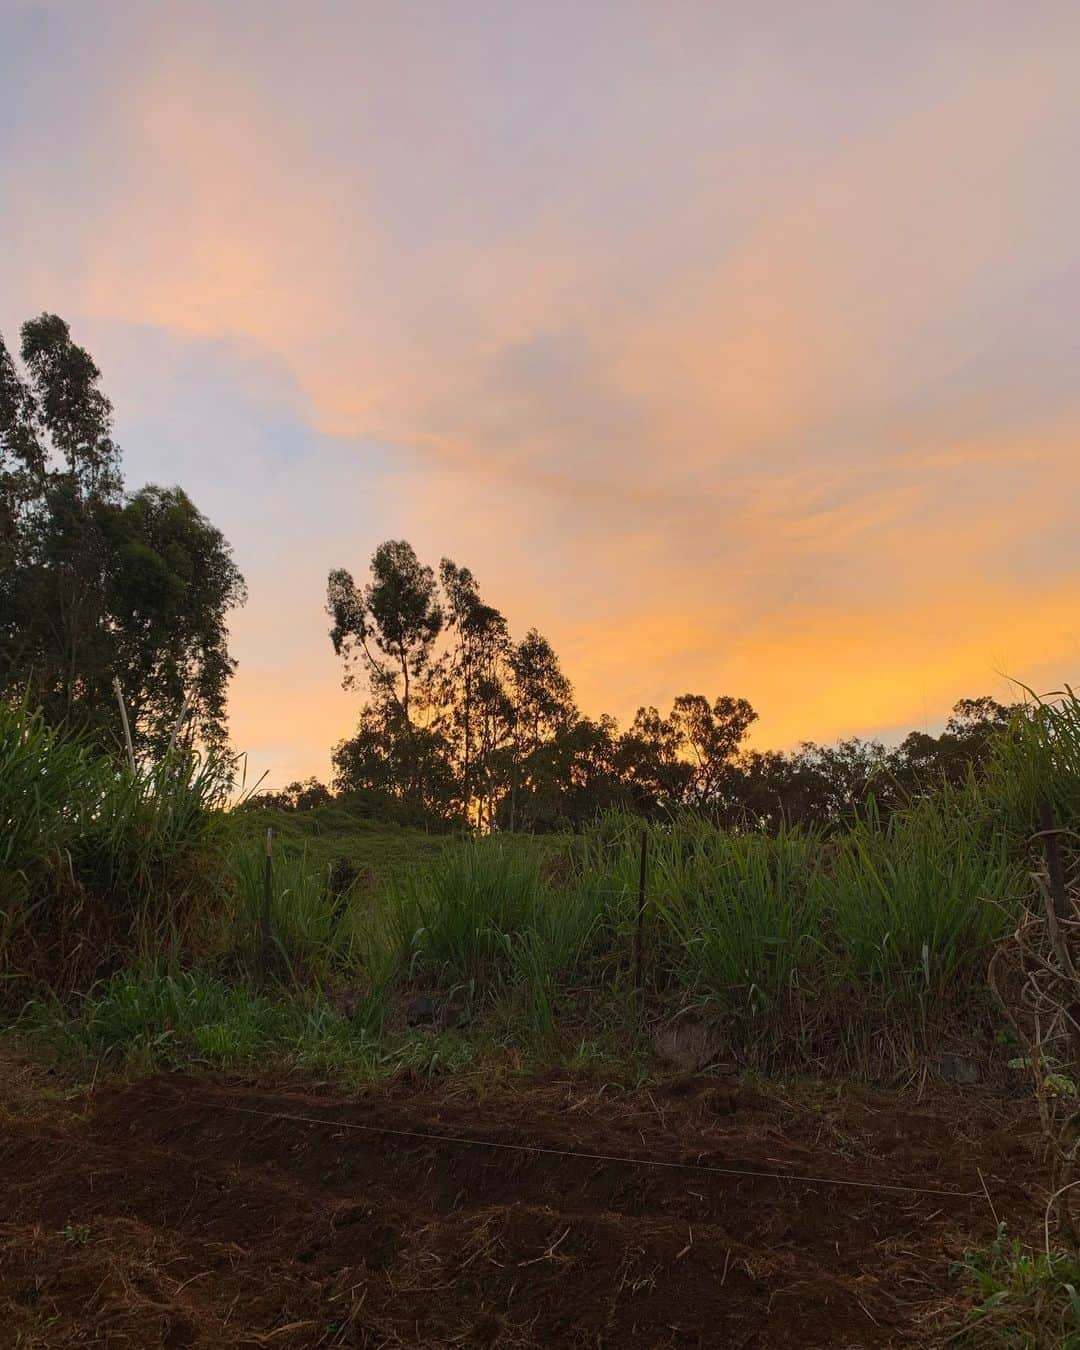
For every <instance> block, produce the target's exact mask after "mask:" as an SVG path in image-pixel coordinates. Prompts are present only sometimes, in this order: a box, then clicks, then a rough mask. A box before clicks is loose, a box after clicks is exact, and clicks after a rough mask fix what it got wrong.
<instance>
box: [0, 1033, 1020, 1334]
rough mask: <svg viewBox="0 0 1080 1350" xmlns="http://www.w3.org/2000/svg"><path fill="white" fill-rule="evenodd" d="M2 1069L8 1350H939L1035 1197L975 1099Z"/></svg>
mask: <svg viewBox="0 0 1080 1350" xmlns="http://www.w3.org/2000/svg"><path fill="white" fill-rule="evenodd" d="M0 1078H2V1081H0V1198H2V1202H3V1213H2V1216H0V1218H2V1222H0V1344H3V1345H18V1346H23V1347H27V1348H28V1350H29V1347H50V1350H51V1347H62V1346H76V1345H78V1346H84V1345H95V1346H98V1345H101V1346H109V1347H114V1346H115V1347H122V1346H123V1347H127V1346H132V1347H149V1346H163V1347H172V1350H179V1348H180V1347H188V1346H273V1347H279V1348H280V1350H287V1348H290V1347H301V1346H303V1347H308V1346H321V1347H337V1346H369V1347H383V1346H409V1347H440V1346H507V1347H518V1346H520V1347H530V1346H581V1347H585V1346H597V1347H599V1346H605V1347H607V1346H611V1347H615V1346H617V1347H639V1346H640V1347H650V1348H651V1347H663V1346H720V1347H728V1346H730V1347H763V1346H769V1347H774V1346H775V1347H800V1350H806V1348H807V1347H815V1346H849V1347H855V1346H886V1345H907V1344H914V1345H920V1346H927V1345H935V1344H939V1343H941V1342H942V1341H943V1340H944V1337H945V1336H946V1335H947V1334H948V1331H949V1330H950V1329H951V1328H952V1327H955V1325H956V1321H955V1319H956V1316H957V1311H958V1310H957V1293H956V1288H955V1280H954V1277H952V1276H951V1275H950V1270H949V1267H950V1263H951V1262H953V1261H955V1260H956V1259H957V1258H959V1256H960V1255H961V1254H962V1253H963V1252H964V1250H965V1249H966V1248H968V1247H971V1246H973V1245H976V1244H983V1243H986V1242H988V1241H989V1240H990V1239H991V1238H992V1237H993V1235H994V1231H995V1213H994V1211H996V1214H997V1215H998V1216H1000V1217H1002V1218H1008V1220H1009V1222H1010V1227H1011V1228H1012V1230H1013V1231H1017V1232H1023V1231H1025V1229H1027V1228H1029V1227H1030V1226H1031V1225H1032V1224H1033V1222H1034V1221H1035V1219H1036V1216H1037V1212H1038V1203H1039V1196H1040V1195H1041V1194H1042V1185H1043V1180H1044V1178H1043V1176H1042V1171H1041V1167H1040V1166H1039V1165H1038V1163H1037V1162H1036V1161H1035V1158H1036V1142H1035V1141H1036V1132H1035V1129H1034V1123H1033V1122H1032V1121H1031V1120H1030V1119H1028V1118H1025V1117H1024V1115H1023V1113H1022V1108H1021V1107H1019V1106H1017V1105H1015V1104H1014V1105H1009V1104H1008V1103H1003V1102H1002V1101H1000V1100H996V1099H995V1098H994V1097H992V1096H991V1095H989V1094H983V1093H980V1092H975V1091H971V1092H969V1093H967V1094H963V1093H960V1092H959V1091H955V1090H950V1091H945V1090H941V1091H938V1092H933V1093H930V1094H928V1095H927V1096H925V1097H924V1098H923V1100H921V1101H916V1100H915V1099H914V1098H904V1099H898V1098H895V1097H891V1096H885V1095H879V1094H872V1093H866V1092H856V1091H855V1090H848V1091H845V1092H844V1093H842V1094H841V1093H836V1092H833V1093H829V1094H825V1093H822V1092H818V1093H809V1092H805V1091H804V1092H801V1093H800V1094H799V1096H798V1099H795V1098H792V1097H790V1096H785V1095H784V1094H783V1093H779V1092H773V1091H771V1090H769V1091H759V1090H756V1089H753V1088H751V1087H748V1086H746V1085H743V1086H740V1085H739V1084H737V1083H735V1082H724V1081H720V1080H717V1079H715V1078H695V1079H690V1080H682V1081H677V1082H673V1083H670V1084H667V1085H666V1086H661V1087H653V1088H652V1090H645V1089H637V1090H633V1091H629V1090H623V1089H616V1088H614V1087H607V1088H604V1087H602V1086H601V1085H599V1084H598V1083H596V1082H593V1081H583V1080H580V1079H574V1078H570V1077H563V1076H551V1077H548V1078H545V1079H541V1080H539V1081H538V1080H535V1079H534V1080H531V1081H529V1082H528V1083H521V1084H514V1085H509V1086H507V1085H502V1086H499V1087H490V1088H488V1089H487V1090H485V1091H482V1092H478V1090H477V1088H476V1086H475V1085H466V1084H462V1083H456V1084H455V1083H454V1082H453V1081H451V1082H449V1083H443V1084H440V1085H423V1084H419V1083H409V1082H405V1081H401V1080H398V1081H396V1082H394V1083H392V1084H390V1085H389V1086H387V1087H381V1088H378V1089H372V1090H370V1091H367V1092H364V1093H362V1094H359V1095H354V1096H349V1097H346V1096H341V1095H332V1094H330V1093H328V1092H322V1091H317V1090H315V1089H307V1088H303V1087H296V1086H289V1085H284V1086H283V1085H280V1084H273V1083H260V1084H256V1085H252V1084H251V1083H247V1082H238V1081H233V1080H229V1079H225V1078H222V1077H216V1076H205V1077H197V1078H196V1077H187V1076H179V1075H174V1076H159V1077H156V1078H151V1079H146V1080H142V1081H139V1082H135V1083H129V1084H124V1085H119V1086H117V1085H108V1086H102V1085H100V1084H99V1085H98V1086H97V1088H96V1090H94V1091H92V1092H87V1093H83V1094H76V1095H74V1096H70V1095H69V1096H64V1095H62V1094H59V1093H56V1092H51V1093H50V1092H49V1090H48V1084H49V1083H50V1081H52V1080H50V1079H48V1078H47V1077H45V1076H43V1075H42V1073H41V1071H40V1070H38V1069H35V1068H34V1067H33V1066H32V1065H28V1064H24V1063H16V1062H14V1061H9V1060H4V1061H3V1062H0ZM357 1127H362V1128H357ZM417 1135H426V1136H430V1135H435V1136H439V1138H438V1139H432V1138H426V1137H424V1138H422V1137H417ZM448 1136H452V1137H453V1140H454V1141H455V1142H451V1141H450V1139H449V1138H447V1137H448ZM462 1140H465V1141H472V1140H484V1141H487V1142H486V1143H483V1144H481V1143H471V1142H457V1141H462ZM493 1144H501V1145H506V1146H508V1147H491V1146H490V1145H493ZM544 1150H550V1151H544ZM581 1155H604V1156H603V1157H596V1156H581ZM659 1164H665V1165H659ZM672 1164H678V1165H672ZM708 1168H713V1169H728V1170H727V1171H718V1170H713V1171H710V1170H706V1169H708ZM755 1174H756V1175H755ZM762 1174H766V1175H762ZM768 1174H780V1175H779V1176H777V1175H768ZM980 1174H981V1175H980ZM796 1177H798V1178H824V1180H804V1179H800V1180H797V1179H794V1178H796ZM840 1182H845V1183H860V1184H843V1185H842V1184H839V1183H840ZM890 1186H891V1187H896V1188H899V1189H887V1188H888V1187H890ZM984 1186H985V1189H984ZM904 1188H928V1189H932V1190H934V1191H938V1192H948V1193H947V1194H925V1193H923V1192H922V1191H921V1190H917V1189H904ZM991 1206H992V1207H993V1210H992V1208H991Z"/></svg>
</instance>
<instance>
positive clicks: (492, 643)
mask: <svg viewBox="0 0 1080 1350" xmlns="http://www.w3.org/2000/svg"><path fill="white" fill-rule="evenodd" d="M439 579H440V581H441V583H442V589H443V595H444V596H445V613H446V622H447V628H448V630H449V632H450V633H451V634H452V635H453V645H452V647H451V649H450V651H449V653H448V654H447V659H446V661H445V662H444V665H443V676H444V683H443V699H444V702H445V704H446V706H447V707H448V708H449V720H450V724H451V726H452V728H453V731H454V734H455V738H456V741H457V751H458V757H459V763H460V779H461V801H462V805H463V808H464V810H465V814H466V816H467V818H469V819H472V818H473V816H474V814H475V817H476V823H477V824H481V823H482V822H483V820H484V817H485V807H486V806H487V804H488V802H489V800H490V797H491V791H492V786H493V783H492V770H493V757H494V755H495V753H496V752H497V751H498V749H499V747H500V745H501V743H502V741H503V739H504V735H505V730H506V727H507V725H508V722H509V700H508V695H507V691H506V682H505V674H506V661H507V658H508V655H509V650H510V637H509V631H508V629H507V623H506V619H505V618H504V617H503V615H502V614H500V613H499V611H498V610H497V609H495V608H494V607H493V606H491V605H487V604H485V603H484V602H483V601H482V600H481V599H480V592H479V588H478V587H477V584H476V579H475V577H474V576H473V574H472V573H471V572H470V571H469V569H468V568H467V567H458V566H457V564H456V563H454V562H452V561H451V560H450V559H449V558H444V559H443V560H442V562H441V563H440V565H439Z"/></svg>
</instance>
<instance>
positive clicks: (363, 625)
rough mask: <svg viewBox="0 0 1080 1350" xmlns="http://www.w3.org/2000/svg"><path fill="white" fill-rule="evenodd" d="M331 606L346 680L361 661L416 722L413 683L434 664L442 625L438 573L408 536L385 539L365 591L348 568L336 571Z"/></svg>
mask: <svg viewBox="0 0 1080 1350" xmlns="http://www.w3.org/2000/svg"><path fill="white" fill-rule="evenodd" d="M327 609H328V611H329V613H330V616H331V618H332V619H333V620H334V626H333V628H332V629H331V630H330V640H331V641H332V642H333V644H334V651H335V652H336V653H337V654H338V655H339V656H341V657H342V658H343V659H344V661H345V666H346V676H345V683H346V686H348V685H351V684H352V683H353V682H354V680H355V667H356V664H357V662H360V663H361V664H362V665H363V666H364V667H365V668H366V671H367V674H368V677H369V679H370V681H371V683H372V686H373V691H374V692H377V693H378V694H379V695H380V696H382V697H387V698H390V699H392V700H394V701H395V702H396V703H397V704H398V706H399V708H400V710H401V713H402V716H403V717H404V719H405V722H406V724H407V725H410V726H411V725H412V721H413V716H412V714H413V709H412V693H413V685H414V684H415V683H416V682H417V681H418V680H420V679H422V678H423V677H424V676H425V675H426V674H428V673H429V670H430V660H431V651H432V647H433V646H434V643H435V639H436V638H437V637H438V636H439V633H440V632H441V631H442V626H443V612H442V609H441V607H440V605H439V602H438V597H437V595H436V586H435V573H434V572H433V571H432V570H431V568H430V567H426V566H424V565H423V564H422V563H421V562H420V561H419V559H418V558H417V556H416V554H415V553H414V552H413V548H412V545H411V544H408V543H406V542H405V540H404V539H396V540H395V539H390V540H387V542H386V543H385V544H380V545H379V547H378V548H377V549H376V550H375V552H374V554H373V555H372V559H371V580H370V581H369V582H368V584H367V586H365V587H364V589H363V590H362V591H361V590H360V589H359V588H358V587H357V585H356V583H355V582H354V581H353V579H352V576H351V575H350V573H348V572H347V571H345V570H344V569H338V570H337V571H334V572H331V573H330V576H329V578H328V582H327Z"/></svg>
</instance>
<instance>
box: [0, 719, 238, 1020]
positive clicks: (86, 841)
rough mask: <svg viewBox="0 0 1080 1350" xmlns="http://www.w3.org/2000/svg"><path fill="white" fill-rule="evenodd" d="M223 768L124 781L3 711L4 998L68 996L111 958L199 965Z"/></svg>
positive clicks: (94, 756)
mask: <svg viewBox="0 0 1080 1350" xmlns="http://www.w3.org/2000/svg"><path fill="white" fill-rule="evenodd" d="M228 778H229V766H228V765H227V764H226V763H224V762H223V761H221V760H220V759H217V758H214V757H209V758H202V757H199V756H196V755H191V754H188V753H182V752H174V753H173V754H171V755H170V756H168V757H167V758H166V759H163V760H162V761H160V762H159V763H157V764H153V765H140V766H139V767H138V768H137V769H135V770H131V769H129V768H128V767H127V765H126V764H125V763H122V762H120V761H118V760H113V759H111V758H110V757H108V756H106V755H103V754H102V753H101V752H100V751H97V750H95V749H94V748H92V747H91V746H90V745H89V743H87V742H86V741H84V740H82V739H80V738H79V737H77V736H70V735H65V734H63V733H62V732H59V731H57V730H55V729H53V728H50V727H48V726H47V725H46V724H45V723H44V721H43V719H42V718H41V716H40V715H39V714H37V713H35V712H33V711H32V710H30V709H29V708H27V707H26V706H25V705H16V706H12V705H10V704H3V703H0V987H2V988H0V992H2V993H3V995H5V996H6V1001H10V1000H11V997H12V995H13V992H14V994H15V996H18V994H19V993H20V992H21V990H22V988H23V987H26V986H32V985H33V982H34V981H35V980H38V981H45V982H46V983H48V984H49V985H50V986H51V987H53V988H55V989H59V990H61V991H65V992H70V991H72V990H75V989H77V988H79V987H80V986H85V985H86V983H87V981H89V980H92V979H93V977H94V975H95V974H96V973H97V971H98V970H99V969H100V968H101V967H103V966H105V965H108V964H110V963H115V961H116V960H117V959H118V958H119V959H128V958H130V957H132V956H134V955H142V956H146V955H148V954H150V953H151V952H161V951H163V950H166V949H169V950H173V951H181V950H185V951H187V953H188V954H189V955H193V954H196V952H197V951H198V948H199V943H200V938H201V934H202V932H203V930H204V929H205V927H206V926H207V924H210V925H211V926H212V924H213V917H212V916H213V913H214V912H216V911H217V910H220V907H221V901H222V896H223V886H224V880H225V872H226V862H225V856H224V850H225V840H226V836H227V834H228V828H227V817H226V815H225V813H224V811H223V810H222V809H221V808H222V806H223V804H224V801H225V795H226V792H227V788H228Z"/></svg>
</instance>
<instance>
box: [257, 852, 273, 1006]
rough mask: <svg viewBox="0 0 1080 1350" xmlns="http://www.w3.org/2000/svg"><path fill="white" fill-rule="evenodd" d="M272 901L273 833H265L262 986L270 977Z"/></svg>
mask: <svg viewBox="0 0 1080 1350" xmlns="http://www.w3.org/2000/svg"><path fill="white" fill-rule="evenodd" d="M273 899H274V831H273V830H267V831H266V859H265V861H264V863H263V898H262V913H261V914H260V915H259V977H260V979H261V981H262V983H263V984H265V983H266V982H267V980H268V979H269V977H270V944H271V941H272V936H273V935H272V934H271V931H270V907H271V905H272V903H273Z"/></svg>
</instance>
